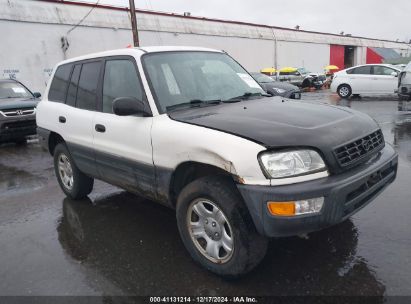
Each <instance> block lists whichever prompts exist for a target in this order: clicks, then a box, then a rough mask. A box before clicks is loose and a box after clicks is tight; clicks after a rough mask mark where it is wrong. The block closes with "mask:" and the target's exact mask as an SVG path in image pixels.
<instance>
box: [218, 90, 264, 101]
mask: <svg viewBox="0 0 411 304" xmlns="http://www.w3.org/2000/svg"><path fill="white" fill-rule="evenodd" d="M252 96H265V97H271V95H269V94H266V93H258V92H257V93H251V92H245V93H244V94H243V95H240V96H236V97H233V98H230V99H227V100H223V102H239V101H241V100H246V99H248V98H250V97H252Z"/></svg>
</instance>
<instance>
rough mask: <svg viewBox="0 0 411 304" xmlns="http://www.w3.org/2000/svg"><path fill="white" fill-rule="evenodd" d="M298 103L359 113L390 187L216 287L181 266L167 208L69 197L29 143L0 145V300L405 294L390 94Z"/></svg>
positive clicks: (408, 203) (404, 147) (319, 96)
mask: <svg viewBox="0 0 411 304" xmlns="http://www.w3.org/2000/svg"><path fill="white" fill-rule="evenodd" d="M303 99H306V100H312V101H313V102H327V103H330V104H334V105H341V106H350V107H352V108H354V109H357V110H360V111H363V112H366V113H368V114H370V115H371V116H372V117H374V118H375V119H376V120H377V121H378V122H379V123H380V124H381V127H382V129H383V132H384V135H385V138H386V140H387V141H388V142H390V143H392V144H394V146H395V147H396V149H397V150H398V151H399V155H400V158H399V172H398V177H397V180H396V181H395V183H394V184H393V185H391V186H390V187H389V188H388V189H387V190H386V191H385V192H383V193H382V194H381V195H380V196H379V197H378V198H377V199H376V200H375V201H374V202H373V203H371V204H370V205H369V206H367V207H366V208H365V209H363V210H361V211H360V212H359V213H358V214H356V215H355V216H353V217H352V218H351V219H349V220H347V221H346V222H344V223H342V224H340V225H338V226H336V227H333V228H330V229H327V230H324V231H321V232H318V233H313V234H311V235H309V236H308V238H307V239H303V238H296V237H294V238H285V239H278V240H272V241H271V243H270V247H269V252H268V254H267V256H266V258H265V260H264V261H263V263H262V264H261V265H260V266H259V267H258V268H257V269H256V270H255V271H253V272H252V273H250V274H249V275H248V276H246V277H244V278H242V279H239V280H235V281H225V280H223V279H221V278H219V277H217V276H215V275H213V274H210V273H208V272H207V271H205V270H203V269H202V268H201V267H199V266H197V265H196V264H194V263H193V262H192V260H191V258H190V257H189V255H188V253H187V252H186V251H185V249H184V248H183V244H182V242H181V241H180V238H179V235H178V231H177V227H176V222H175V215H174V212H173V210H169V209H167V208H165V207H162V206H160V205H157V204H154V203H152V202H150V201H146V200H143V199H141V198H138V197H136V196H134V195H131V194H129V193H127V192H124V191H122V190H120V189H117V188H115V187H112V186H109V185H107V184H104V183H102V182H96V184H95V188H94V189H95V190H94V191H93V192H92V195H91V196H90V198H89V199H87V200H84V201H71V200H69V199H67V198H65V197H64V195H63V193H62V192H61V190H60V189H59V187H58V184H57V182H56V180H55V176H54V171H53V166H52V159H51V157H50V156H49V155H48V154H47V153H46V152H43V151H42V150H41V149H40V147H39V145H38V143H37V142H36V141H30V142H29V143H28V144H27V145H22V146H15V145H13V144H8V145H2V146H0V172H1V173H0V248H1V249H0V250H1V251H0V278H1V280H0V295H105V296H108V295H227V296H228V295H253V296H258V295H376V296H386V295H411V285H410V284H409V282H411V255H410V252H411V232H410V229H411V228H410V227H411V225H410V224H411V197H410V196H411V191H410V181H411V112H408V113H409V114H408V113H407V112H405V111H398V107H399V101H398V100H397V99H396V98H395V97H392V96H391V97H390V96H388V97H383V96H381V97H378V98H362V99H357V100H354V99H352V100H350V101H341V100H339V99H338V98H337V96H335V95H332V94H330V93H329V91H318V92H314V93H305V94H304V95H303ZM400 106H401V108H402V109H404V105H403V104H401V105H400ZM410 109H411V106H410ZM376 301H377V302H378V301H381V303H383V301H384V299H383V297H381V298H376Z"/></svg>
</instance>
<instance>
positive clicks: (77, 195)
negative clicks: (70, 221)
mask: <svg viewBox="0 0 411 304" xmlns="http://www.w3.org/2000/svg"><path fill="white" fill-rule="evenodd" d="M64 156H65V157H67V160H68V161H69V163H70V166H71V171H72V176H73V181H72V184H71V187H68V186H66V185H65V184H64V182H63V180H62V176H61V174H60V172H59V161H60V157H64ZM54 171H55V173H56V177H57V181H58V182H59V185H60V187H61V189H62V190H63V192H64V193H65V194H66V195H67V196H68V197H69V198H71V199H73V200H79V199H83V198H85V197H86V196H87V195H88V194H90V192H91V191H92V190H93V186H94V179H93V178H91V177H89V176H87V175H85V174H84V173H83V172H81V171H80V170H79V169H78V168H77V166H76V164H75V163H74V161H73V158H72V157H71V154H70V152H69V151H68V149H67V147H66V145H65V144H64V143H59V144H58V145H57V146H56V148H55V149H54Z"/></svg>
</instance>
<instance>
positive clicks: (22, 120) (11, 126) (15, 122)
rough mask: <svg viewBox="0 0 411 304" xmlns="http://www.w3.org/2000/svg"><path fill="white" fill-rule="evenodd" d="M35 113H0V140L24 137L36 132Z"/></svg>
mask: <svg viewBox="0 0 411 304" xmlns="http://www.w3.org/2000/svg"><path fill="white" fill-rule="evenodd" d="M36 127H37V126H36V115H35V114H31V115H25V116H16V117H4V116H1V114H0V141H7V140H13V139H18V138H24V137H26V136H29V135H35V134H36V132H37V131H36Z"/></svg>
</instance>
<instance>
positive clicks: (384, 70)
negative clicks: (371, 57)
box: [374, 65, 395, 76]
mask: <svg viewBox="0 0 411 304" xmlns="http://www.w3.org/2000/svg"><path fill="white" fill-rule="evenodd" d="M393 72H395V70H393V69H390V68H388V67H385V66H382V65H376V66H374V75H383V76H391V74H392V73H393Z"/></svg>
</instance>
